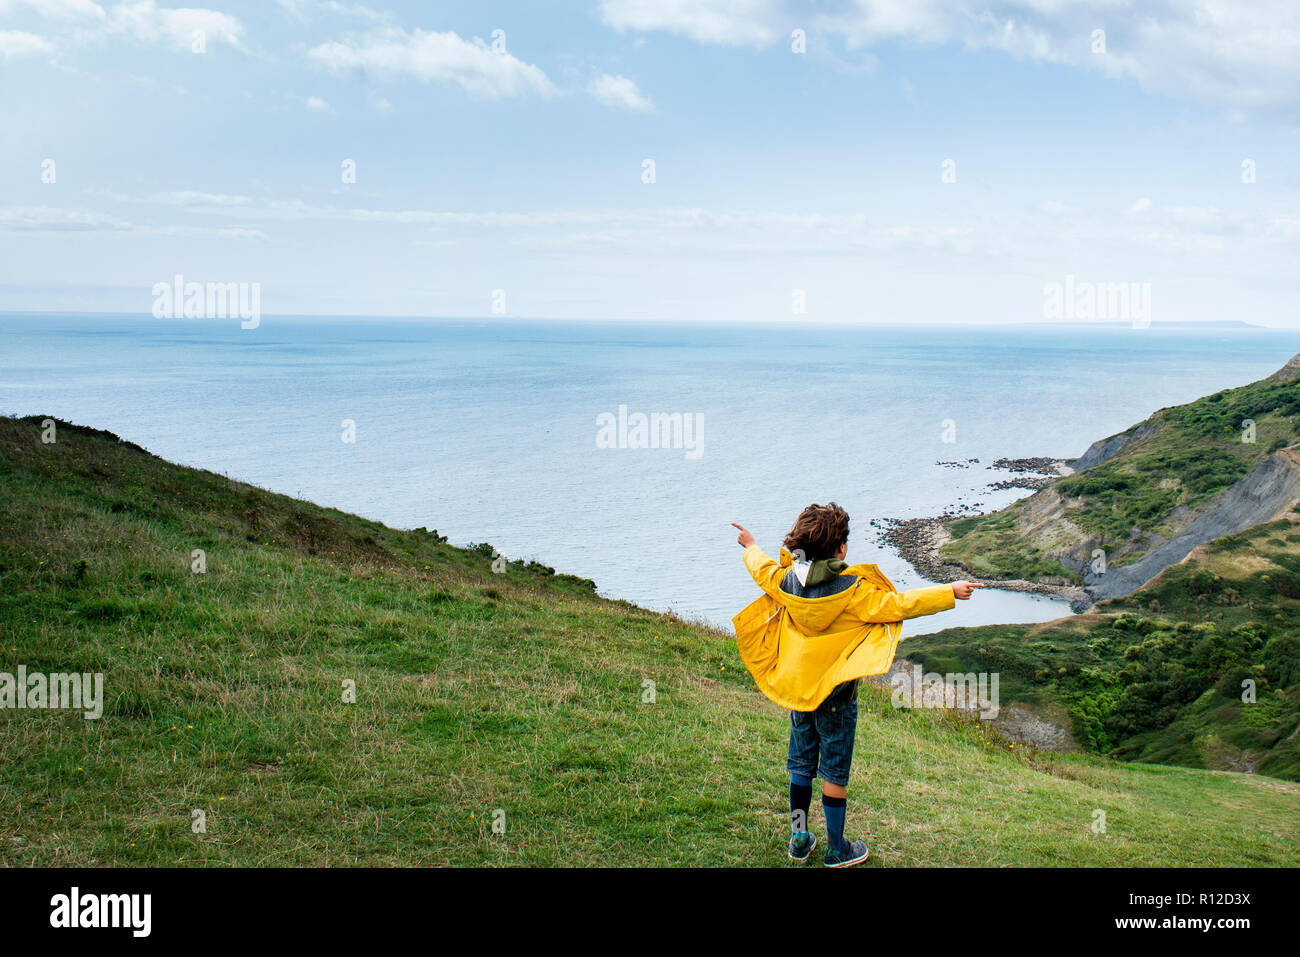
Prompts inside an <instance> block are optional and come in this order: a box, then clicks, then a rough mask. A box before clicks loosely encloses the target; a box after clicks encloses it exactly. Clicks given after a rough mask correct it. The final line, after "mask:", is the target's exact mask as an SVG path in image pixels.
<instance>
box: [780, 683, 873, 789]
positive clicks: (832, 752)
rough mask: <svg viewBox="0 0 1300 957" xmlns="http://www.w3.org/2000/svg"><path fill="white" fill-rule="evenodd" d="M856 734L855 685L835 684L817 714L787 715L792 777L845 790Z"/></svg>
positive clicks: (800, 712)
mask: <svg viewBox="0 0 1300 957" xmlns="http://www.w3.org/2000/svg"><path fill="white" fill-rule="evenodd" d="M857 733H858V683H857V681H846V682H844V683H843V684H840V685H836V686H835V690H834V691H832V692H831V693H830V697H828V698H827V699H826V700H825V701H823V702H822V703H821V704H820V705H819V706H818V708H817V710H816V711H791V712H790V756H789V758H788V759H787V760H786V763H785V768H786V770H787V771H789V772H790V773H791V774H802V775H803V776H804V777H806V778H815V777H817V775H818V773H819V772H820V774H821V779H822V780H823V781H829V782H830V783H831V784H838V785H839V786H840V787H847V786H848V783H849V767H850V765H852V764H853V740H854V738H855V737H856V736H857Z"/></svg>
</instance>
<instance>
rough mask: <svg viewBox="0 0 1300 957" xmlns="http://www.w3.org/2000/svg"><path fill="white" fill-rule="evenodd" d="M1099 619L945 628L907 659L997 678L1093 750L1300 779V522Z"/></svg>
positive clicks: (1230, 545) (915, 646)
mask: <svg viewBox="0 0 1300 957" xmlns="http://www.w3.org/2000/svg"><path fill="white" fill-rule="evenodd" d="M1095 612H1096V613H1094V614H1089V615H1082V616H1078V617H1075V618H1068V619H1062V620H1061V621H1058V622H1051V623H1048V624H1046V625H997V626H990V627H984V628H970V629H949V630H948V631H944V632H940V633H939V634H936V635H927V636H924V637H922V638H918V639H916V640H915V641H913V642H909V643H908V645H906V646H905V651H906V654H907V655H908V657H910V658H913V659H915V660H917V661H918V662H922V663H924V664H925V666H926V667H927V668H928V669H930V670H935V671H940V672H942V673H947V672H950V671H952V672H956V671H960V672H963V673H964V672H967V671H972V670H973V671H981V670H997V671H999V672H1000V673H1001V674H1002V685H1001V689H1000V690H1001V692H1002V700H1003V701H1004V702H1011V701H1015V700H1020V701H1024V702H1027V703H1031V704H1055V705H1059V706H1062V707H1064V708H1065V709H1066V710H1067V711H1068V712H1069V713H1070V716H1071V718H1072V719H1073V731H1074V733H1075V737H1076V739H1077V740H1079V742H1080V743H1081V744H1083V745H1085V746H1088V747H1091V748H1093V749H1095V750H1100V751H1103V752H1108V753H1112V754H1114V755H1116V756H1119V757H1123V758H1127V759H1135V760H1144V761H1160V762H1170V763H1178V764H1185V765H1189V766H1192V767H1210V768H1233V769H1243V768H1247V767H1251V768H1254V769H1255V770H1258V771H1261V772H1263V773H1267V774H1270V775H1275V776H1278V777H1283V778H1287V779H1290V780H1300V511H1296V512H1292V513H1290V514H1289V515H1288V516H1286V517H1285V518H1283V519H1280V520H1278V521H1275V522H1269V523H1266V524H1263V525H1257V526H1255V527H1254V528H1251V529H1248V530H1246V531H1245V532H1241V533H1239V534H1236V535H1228V536H1225V537H1223V538H1220V539H1217V540H1215V541H1213V542H1208V543H1206V544H1205V545H1204V546H1202V547H1200V548H1198V549H1196V550H1195V551H1193V553H1192V554H1191V555H1189V556H1188V559H1187V560H1186V561H1185V562H1182V563H1180V564H1178V565H1175V566H1172V567H1171V568H1169V569H1166V570H1165V572H1164V573H1162V574H1161V575H1160V576H1158V577H1157V578H1156V579H1155V580H1153V581H1152V582H1150V583H1148V584H1147V585H1146V586H1145V587H1143V588H1141V589H1139V590H1138V591H1137V592H1135V593H1133V594H1132V595H1129V596H1126V597H1124V598H1120V599H1114V600H1112V601H1108V602H1103V603H1101V604H1100V605H1098V606H1097V608H1096V609H1095ZM1247 678H1249V679H1251V680H1253V681H1255V682H1256V694H1257V700H1256V701H1255V702H1254V703H1252V704H1246V703H1243V702H1242V700H1241V694H1242V684H1241V683H1242V681H1243V680H1244V679H1247Z"/></svg>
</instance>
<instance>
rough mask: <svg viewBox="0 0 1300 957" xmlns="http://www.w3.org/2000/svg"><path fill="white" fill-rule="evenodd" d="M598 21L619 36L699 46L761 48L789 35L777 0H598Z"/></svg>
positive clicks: (792, 26)
mask: <svg viewBox="0 0 1300 957" xmlns="http://www.w3.org/2000/svg"><path fill="white" fill-rule="evenodd" d="M600 18H601V19H602V20H604V21H605V23H606V24H608V25H609V26H611V27H613V28H614V29H615V30H618V31H619V32H620V33H622V32H626V31H629V30H632V31H649V30H663V31H666V32H668V33H678V34H681V35H682V36H685V37H690V38H691V39H692V40H698V41H699V42H701V43H718V44H723V45H726V46H756V47H764V46H768V45H769V44H771V43H772V42H773V41H774V40H776V38H777V37H778V36H788V35H789V31H790V30H791V29H793V28H794V27H795V26H798V24H797V23H795V24H791V25H790V26H789V27H787V26H786V25H785V22H784V21H783V20H782V13H781V9H780V4H779V3H778V2H776V0H601V3H600Z"/></svg>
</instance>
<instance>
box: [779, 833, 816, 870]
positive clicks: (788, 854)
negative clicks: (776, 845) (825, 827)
mask: <svg viewBox="0 0 1300 957" xmlns="http://www.w3.org/2000/svg"><path fill="white" fill-rule="evenodd" d="M816 848H817V835H816V834H814V835H813V839H812V843H811V844H809V845H808V853H807V854H805V855H804V856H803V857H795V856H794V854H792V853H791V852H790V845H789V844H787V845H786V846H785V856H786V857H788V858H790V860H792V861H797V862H798V863H800V864H802V863H804V862H805V861H807V860H808V858H810V857H812V852H813V851H814V850H816Z"/></svg>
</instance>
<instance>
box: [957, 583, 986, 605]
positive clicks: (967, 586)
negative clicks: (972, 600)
mask: <svg viewBox="0 0 1300 957" xmlns="http://www.w3.org/2000/svg"><path fill="white" fill-rule="evenodd" d="M986 587H988V586H986V585H978V584H976V583H975V582H953V583H952V593H953V594H954V595H956V596H957V597H958V598H960V599H962V600H963V601H964V600H965V599H967V598H969V597H970V596H971V592H972V591H973V590H974V589H976V588H986Z"/></svg>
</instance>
